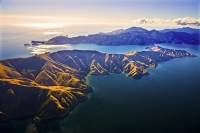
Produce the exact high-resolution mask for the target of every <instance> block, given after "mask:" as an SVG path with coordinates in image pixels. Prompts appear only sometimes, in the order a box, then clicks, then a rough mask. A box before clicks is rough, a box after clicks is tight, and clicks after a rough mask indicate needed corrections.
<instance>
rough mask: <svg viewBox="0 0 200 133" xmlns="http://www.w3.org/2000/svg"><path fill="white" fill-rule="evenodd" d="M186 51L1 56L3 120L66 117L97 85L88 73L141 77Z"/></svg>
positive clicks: (0, 114) (0, 111) (0, 106)
mask: <svg viewBox="0 0 200 133" xmlns="http://www.w3.org/2000/svg"><path fill="white" fill-rule="evenodd" d="M185 56H189V57H194V56H195V55H193V54H190V53H188V52H186V51H184V50H172V49H165V48H161V47H158V46H154V47H150V48H149V51H142V52H136V51H134V52H127V53H125V54H107V53H100V52H98V51H87V50H86V51H81V50H66V51H58V52H54V53H48V54H41V55H36V56H33V57H29V58H15V59H7V60H2V61H0V68H1V69H0V121H1V122H2V121H7V120H11V119H15V118H20V117H25V116H32V117H38V118H40V119H41V120H47V119H49V118H53V117H62V116H66V115H67V114H69V112H70V111H71V110H72V109H73V108H75V107H76V106H77V104H78V103H80V102H82V101H85V100H86V99H87V94H88V93H89V92H91V91H92V88H91V87H89V86H88V85H87V84H86V79H85V77H86V76H87V75H107V74H109V73H127V75H128V76H129V77H131V78H135V79H139V78H141V77H142V76H143V75H148V72H147V71H146V70H145V69H146V68H148V67H151V68H155V67H156V66H157V62H160V61H166V60H169V59H173V58H180V57H185Z"/></svg>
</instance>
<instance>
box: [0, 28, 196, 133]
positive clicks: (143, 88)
mask: <svg viewBox="0 0 200 133" xmlns="http://www.w3.org/2000/svg"><path fill="white" fill-rule="evenodd" d="M34 30H35V31H37V32H38V30H37V29H30V34H29V33H27V34H25V35H24V36H25V37H23V35H22V34H19V35H16V34H17V33H18V32H17V31H16V34H14V33H13V32H10V33H8V32H5V33H7V34H8V35H12V34H13V38H12V36H10V37H7V35H6V34H5V35H2V36H3V37H4V38H3V40H1V59H6V58H13V57H26V56H30V55H34V54H36V52H38V51H40V52H41V51H42V50H43V51H42V52H48V50H50V51H51V52H52V51H56V50H64V49H91V50H98V51H101V52H109V53H124V52H127V51H141V50H145V49H144V48H145V46H117V47H112V46H97V45H91V44H90V45H87V44H80V45H67V46H66V47H60V46H58V47H57V46H56V47H46V48H44V47H41V46H40V47H34V48H28V47H24V46H23V43H27V42H28V41H30V38H31V37H32V38H37V39H44V36H43V37H41V38H39V37H38V35H35V36H34V34H33V33H36V32H33V31H34ZM11 33H12V34H11ZM51 36H53V35H51ZM48 37H50V35H49V36H48ZM157 45H160V46H163V47H167V48H173V49H184V50H186V51H188V52H191V53H193V54H196V55H197V56H198V57H194V58H191V57H185V58H178V59H172V60H169V61H165V62H160V63H159V64H158V67H157V68H154V69H153V68H151V69H150V68H149V69H147V70H148V72H149V73H150V75H149V76H144V77H142V78H141V79H140V80H134V79H131V78H128V77H127V76H126V75H125V74H110V75H107V76H88V77H87V83H88V84H89V85H90V86H92V87H93V89H94V91H93V92H92V93H90V94H89V95H88V96H89V99H88V100H87V101H85V102H83V103H81V104H79V105H78V106H77V107H76V108H75V109H74V110H73V111H72V112H71V113H70V114H69V116H68V117H66V118H65V119H63V120H54V121H51V122H47V123H41V122H36V121H32V119H31V120H30V119H28V120H14V121H11V122H9V123H5V124H4V125H3V126H4V128H8V131H9V132H13V133H20V132H24V131H25V128H26V125H27V123H28V122H30V121H32V122H35V124H36V127H37V129H38V131H39V133H179V132H180V133H195V132H198V131H200V45H197V46H194V45H187V44H181V45H180V44H179V45H175V44H157ZM41 49H42V50H41ZM31 52H32V53H31ZM34 52H35V53H34Z"/></svg>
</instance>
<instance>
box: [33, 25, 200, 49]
mask: <svg viewBox="0 0 200 133" xmlns="http://www.w3.org/2000/svg"><path fill="white" fill-rule="evenodd" d="M32 42H33V43H37V44H46V45H57V44H97V45H111V46H119V45H152V44H156V43H159V44H161V43H172V44H192V45H198V44H199V42H200V29H193V28H189V27H183V28H178V29H164V30H147V29H144V28H141V27H131V28H128V29H118V30H115V31H112V32H108V33H102V32H100V33H97V34H91V35H87V36H77V37H68V36H62V35H61V36H56V37H53V38H51V39H49V40H48V41H32Z"/></svg>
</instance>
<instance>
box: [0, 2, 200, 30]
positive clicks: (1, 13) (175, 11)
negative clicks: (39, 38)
mask: <svg viewBox="0 0 200 133" xmlns="http://www.w3.org/2000/svg"><path fill="white" fill-rule="evenodd" d="M73 23H77V24H79V23H80V24H90V23H100V24H102V23H105V24H107V23H110V24H112V23H113V24H121V23H122V24H154V25H156V24H163V25H164V24H166V25H167V24H174V25H194V26H200V2H199V0H0V24H1V25H8V24H18V25H23V26H28V25H34V24H35V26H39V24H40V26H44V25H48V24H49V26H50V25H56V24H57V25H62V24H73ZM42 24H43V25H42Z"/></svg>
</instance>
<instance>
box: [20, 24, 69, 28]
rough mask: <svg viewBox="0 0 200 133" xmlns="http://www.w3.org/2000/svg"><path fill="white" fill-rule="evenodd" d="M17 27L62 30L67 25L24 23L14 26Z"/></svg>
mask: <svg viewBox="0 0 200 133" xmlns="http://www.w3.org/2000/svg"><path fill="white" fill-rule="evenodd" d="M16 25H17V26H24V27H35V28H62V27H64V26H66V25H67V24H61V23H25V24H16Z"/></svg>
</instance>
